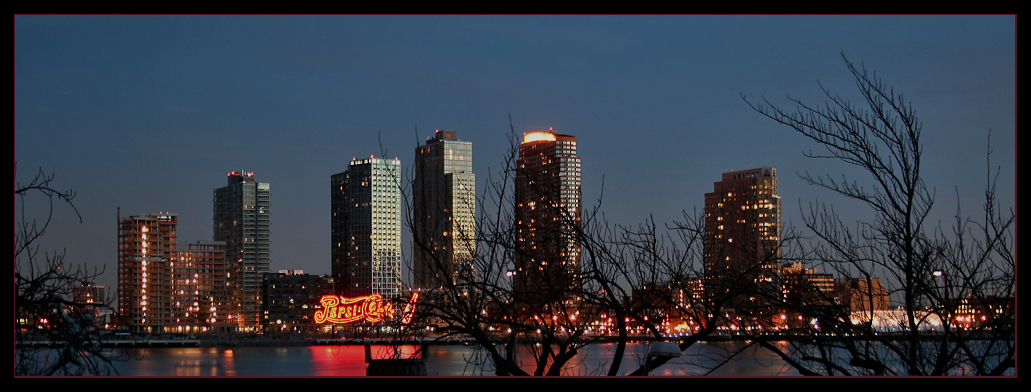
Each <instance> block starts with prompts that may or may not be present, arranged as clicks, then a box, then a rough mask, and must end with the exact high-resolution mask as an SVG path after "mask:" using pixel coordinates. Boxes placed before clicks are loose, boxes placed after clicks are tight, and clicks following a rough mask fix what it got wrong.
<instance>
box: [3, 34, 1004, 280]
mask: <svg viewBox="0 0 1031 392" xmlns="http://www.w3.org/2000/svg"><path fill="white" fill-rule="evenodd" d="M14 20H15V37H14V38H15V41H14V42H15V50H14V55H15V57H14V64H15V73H14V83H15V86H14V87H15V88H14V96H15V105H14V115H15V121H14V128H15V137H14V139H15V149H14V150H15V151H14V154H15V168H16V170H15V182H16V183H27V182H28V181H30V180H31V178H32V177H33V176H34V175H35V174H36V172H38V171H39V169H40V168H42V169H43V170H44V171H45V172H47V173H54V174H55V175H56V177H55V181H54V186H55V187H56V188H59V189H74V190H75V191H76V192H77V197H76V198H75V200H74V202H75V206H76V207H77V208H78V211H79V212H80V213H81V215H82V223H81V224H80V223H79V221H78V219H77V218H76V217H75V214H74V212H73V211H72V210H71V209H70V208H68V207H67V206H64V205H55V215H54V218H53V222H52V223H51V226H50V227H48V228H47V230H48V232H47V234H46V237H45V238H44V239H43V241H41V242H40V244H41V249H40V250H41V251H49V252H53V251H58V252H60V251H64V252H65V255H66V257H67V261H68V263H70V264H72V265H82V264H86V265H88V266H89V267H90V268H93V267H98V268H104V267H106V272H105V273H104V275H103V276H102V277H101V278H100V279H99V280H98V282H97V283H98V284H101V285H104V286H107V287H109V290H112V291H113V290H114V289H115V287H116V278H117V277H116V274H117V270H116V269H117V253H116V251H117V227H116V214H117V211H118V210H117V209H118V208H119V207H121V214H122V216H123V217H124V216H129V215H139V214H147V213H157V212H171V213H176V214H178V216H179V223H178V241H179V243H180V244H181V245H182V246H184V247H185V244H187V243H191V242H196V241H198V240H210V239H211V237H212V193H213V190H214V189H215V188H218V187H222V186H225V185H226V173H228V172H229V171H232V170H242V171H249V172H254V174H255V177H256V179H257V180H258V181H259V182H268V183H270V184H271V194H272V201H271V203H272V229H271V230H272V266H271V269H272V271H277V270H280V269H303V270H304V271H305V272H306V273H316V274H328V273H329V272H330V239H329V238H330V228H329V225H330V223H329V222H330V192H329V178H330V176H331V175H333V174H336V173H339V172H342V171H344V170H346V169H347V163H348V162H349V161H350V160H351V158H352V157H368V156H369V155H377V156H379V155H381V154H382V153H383V152H385V155H386V156H387V157H389V158H393V157H399V158H400V159H401V161H402V165H403V166H404V167H410V166H411V164H412V162H413V159H414V150H415V147H416V146H417V145H418V144H421V143H425V140H426V137H428V136H431V135H433V131H434V129H448V130H454V131H457V132H458V137H459V139H461V140H465V141H470V142H472V143H473V154H474V155H473V157H474V171H475V172H476V176H477V180H478V190H483V189H484V181H485V180H486V179H487V176H488V173H489V172H494V174H496V172H497V170H498V169H499V168H500V166H501V159H502V157H503V155H504V153H505V150H506V149H507V147H508V145H507V143H508V141H507V137H506V135H507V133H508V132H509V116H510V115H511V119H512V125H513V126H514V128H515V131H516V132H517V133H518V134H519V135H520V136H521V135H522V133H524V132H531V131H539V130H546V129H548V127H553V128H554V130H555V132H558V133H564V134H569V135H574V136H576V137H577V138H578V149H579V154H580V156H581V158H582V166H583V169H582V170H583V198H584V203H585V205H586V206H592V205H594V204H596V203H597V200H598V198H599V197H601V196H602V191H603V187H602V184H603V181H604V199H603V202H602V210H603V211H605V213H606V217H607V218H608V219H609V221H610V222H612V223H619V224H625V225H634V224H637V223H640V222H642V221H644V220H645V219H647V218H648V217H649V216H654V218H655V219H656V221H658V222H660V223H662V222H670V221H672V220H673V219H677V218H680V217H681V211H683V210H687V211H692V210H695V209H698V210H701V209H702V207H703V202H704V194H705V193H706V192H711V191H712V189H713V182H716V181H719V180H720V179H721V173H723V172H726V171H729V170H745V169H751V168H756V167H763V166H773V167H776V168H777V169H778V174H779V177H780V196H781V198H782V200H783V201H782V203H783V216H784V218H783V221H784V224H785V225H789V224H790V225H795V226H800V225H801V223H802V222H801V216H802V215H801V210H802V209H808V208H809V207H808V206H809V203H810V202H814V201H823V202H827V203H831V204H833V205H834V206H835V209H836V210H838V211H840V212H842V214H844V215H845V216H846V217H848V218H849V219H852V220H854V219H855V218H859V217H865V218H869V217H870V216H871V215H872V213H871V211H870V210H869V209H867V208H866V207H865V206H863V205H860V204H858V203H856V202H853V201H848V200H843V199H841V198H840V197H836V196H834V195H832V194H830V193H829V192H828V191H826V190H823V189H819V188H815V187H813V186H809V185H807V184H806V183H805V182H804V181H802V180H800V179H799V177H798V175H797V174H796V173H804V172H806V171H809V172H810V173H812V174H830V175H832V176H835V177H837V178H840V176H841V174H847V175H848V176H849V178H850V179H854V180H856V181H858V182H860V183H861V184H870V178H869V177H868V176H864V175H863V173H861V172H857V171H856V170H854V169H852V168H849V167H847V166H845V165H844V164H842V163H840V162H836V161H828V160H813V159H809V158H805V157H804V156H803V151H808V150H810V149H815V148H817V146H816V145H814V144H813V143H811V142H809V141H808V140H806V139H804V138H803V137H802V136H800V135H798V134H795V133H793V131H792V130H790V129H788V128H786V127H784V126H782V125H779V124H777V123H775V122H773V121H772V120H769V119H767V118H765V117H763V116H761V115H759V114H758V113H756V112H754V111H753V110H752V109H751V108H749V107H748V105H747V104H746V103H745V102H744V101H743V100H742V97H741V96H742V95H744V96H746V97H747V98H748V99H749V100H759V99H761V98H763V97H765V98H767V99H769V100H771V101H772V102H774V103H777V104H780V105H782V106H788V107H791V105H790V102H789V101H788V100H787V98H786V96H790V97H792V98H798V99H801V100H803V101H804V102H807V103H810V104H813V105H817V104H819V105H823V104H824V102H825V101H826V97H824V96H823V95H822V92H821V85H822V86H823V87H824V88H826V89H828V90H830V91H831V92H832V93H835V94H838V95H841V96H843V97H846V98H850V99H853V101H854V102H855V101H856V100H857V99H859V97H858V95H857V94H856V88H855V85H854V82H853V80H852V79H851V74H849V72H848V70H847V68H846V67H845V63H844V61H843V59H842V53H844V54H845V56H847V57H848V58H849V60H852V61H854V62H855V63H856V64H859V63H862V64H863V65H865V66H866V68H868V69H869V70H871V71H875V72H876V74H877V76H878V77H881V78H882V79H883V81H884V82H885V83H887V84H889V85H892V86H894V88H895V91H897V92H901V93H903V95H904V97H905V99H906V100H907V101H910V102H912V104H913V106H914V108H915V109H916V112H917V116H918V117H919V119H920V120H921V121H922V122H923V131H924V132H923V144H924V162H923V164H924V166H923V170H924V171H923V174H924V178H925V180H926V182H927V184H928V186H929V187H932V188H933V189H934V190H935V194H936V202H935V210H934V211H935V213H934V215H933V217H932V218H933V219H932V222H931V225H938V224H939V221H940V222H941V225H942V227H943V228H944V229H946V230H948V227H949V225H951V223H952V222H953V220H954V216H955V212H956V209H957V207H959V208H961V209H962V212H963V213H964V214H967V215H972V216H974V217H977V216H979V211H980V209H981V203H982V202H983V200H982V197H983V193H984V187H985V185H986V183H987V173H988V162H987V160H986V154H987V151H988V149H989V136H988V134H989V130H990V131H991V148H992V150H993V154H992V155H991V159H992V165H993V166H1001V173H1000V175H999V183H998V192H999V194H1000V195H1001V196H1002V200H1001V201H1002V204H1003V206H1004V207H1005V208H1006V209H1011V208H1014V206H1015V192H1016V191H1015V180H1016V170H1015V168H1016V159H1015V140H1016V132H1015V128H1016V125H1015V124H1016V100H1015V97H1016V70H1015V64H1016V57H1015V52H1016V17H1015V16H1013V15H1002V16H16V17H15V18H14ZM856 103H861V102H856ZM381 143H382V144H381ZM26 203H27V204H26V207H27V208H26V214H27V215H28V216H29V217H30V218H32V217H36V218H44V217H45V213H46V207H47V204H46V200H45V199H44V198H41V197H39V196H35V195H33V196H32V197H31V198H29V199H28V200H27V202H26ZM20 208H21V203H18V202H17V200H16V203H15V215H16V218H18V216H19V215H20ZM404 238H405V239H404V251H405V253H406V255H407V254H408V253H409V252H410V250H411V245H410V242H409V238H410V237H409V236H408V233H407V229H406V230H405V237H404ZM821 272H822V271H821ZM405 275H406V276H407V270H406V271H405Z"/></svg>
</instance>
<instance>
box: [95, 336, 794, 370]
mask: <svg viewBox="0 0 1031 392" xmlns="http://www.w3.org/2000/svg"><path fill="white" fill-rule="evenodd" d="M742 344H743V343H709V344H704V343H701V344H696V345H694V346H692V347H691V348H690V349H689V350H688V352H687V353H685V355H684V356H683V357H681V358H677V359H674V360H671V361H670V362H668V363H666V364H664V365H663V366H661V367H659V368H658V369H655V370H653V371H652V372H651V373H650V375H652V376H698V375H715V376H776V375H789V376H790V375H798V373H797V372H796V371H794V370H793V369H790V367H788V366H787V365H786V364H785V363H784V362H783V361H782V360H780V358H778V357H776V356H775V355H773V354H771V353H769V352H766V351H764V350H752V349H749V350H745V351H744V352H742V353H740V354H737V355H736V356H734V357H733V358H729V359H728V358H727V357H728V356H729V354H728V353H729V352H731V351H732V350H734V349H736V348H740V347H743V346H741V345H742ZM416 349H417V347H415V346H404V347H402V352H401V355H402V356H404V357H408V356H410V355H411V354H412V353H413V352H414V351H415V350H416ZM614 350H615V345H613V344H598V345H591V346H589V347H586V348H584V349H581V350H580V353H579V354H578V355H577V357H576V358H575V359H574V360H571V361H570V362H569V363H568V364H566V366H565V367H564V368H563V371H562V374H563V375H567V376H600V375H605V374H607V373H608V370H609V366H610V364H611V363H612V353H613V351H614ZM135 352H136V355H135V358H137V359H132V360H129V361H124V362H117V363H116V364H115V366H116V368H118V371H119V374H121V375H123V376H183V377H207V376H244V377H254V376H273V377H275V376H284V377H285V376H293V377H305V376H311V377H358V376H364V375H365V369H366V364H365V351H364V347H363V346H308V347H236V348H146V349H137V350H135ZM646 353H647V344H643V343H641V344H631V345H629V346H628V347H627V351H626V355H625V356H624V358H623V361H622V363H621V366H620V369H619V371H618V374H619V375H625V374H628V373H630V372H632V371H634V370H636V369H638V368H640V367H641V365H642V364H643V363H644V355H645V354H646ZM372 354H373V357H374V358H386V357H389V356H391V355H392V354H393V351H392V348H391V347H389V346H372ZM517 357H518V359H519V362H520V366H521V367H522V368H523V369H524V370H526V371H528V372H530V373H532V371H533V368H534V364H533V357H532V353H531V352H530V351H529V350H528V348H526V347H521V348H520V351H518V352H517ZM425 358H426V371H427V374H428V375H431V376H491V375H494V369H493V366H492V365H491V364H490V361H488V360H487V358H486V356H485V355H483V353H482V351H477V350H474V349H472V348H470V347H466V346H459V345H456V346H429V347H428V349H427V352H426V354H425ZM714 368H717V369H715V370H713V369H714Z"/></svg>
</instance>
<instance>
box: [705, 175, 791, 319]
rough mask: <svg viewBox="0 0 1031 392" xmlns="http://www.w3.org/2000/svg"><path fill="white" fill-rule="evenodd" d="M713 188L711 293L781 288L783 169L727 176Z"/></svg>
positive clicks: (708, 222) (708, 245) (709, 200)
mask: <svg viewBox="0 0 1031 392" xmlns="http://www.w3.org/2000/svg"><path fill="white" fill-rule="evenodd" d="M713 188H714V191H713V192H712V193H706V194H705V241H704V259H705V291H706V293H707V294H708V296H709V297H710V298H712V296H716V295H723V294H726V293H728V292H732V291H733V292H746V293H747V292H755V290H767V289H773V290H776V289H777V275H778V274H777V271H778V269H779V266H780V254H781V248H780V196H778V193H777V169H776V168H772V167H762V168H758V169H751V170H744V171H736V172H729V173H723V181H720V182H716V183H715V184H714V186H713ZM738 304H740V302H739V303H738ZM731 305H732V307H733V306H734V305H735V304H731Z"/></svg>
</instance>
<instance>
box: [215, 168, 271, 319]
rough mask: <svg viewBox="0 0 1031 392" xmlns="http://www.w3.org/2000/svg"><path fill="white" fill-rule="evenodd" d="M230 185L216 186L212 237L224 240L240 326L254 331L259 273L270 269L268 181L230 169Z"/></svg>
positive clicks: (258, 299) (256, 317)
mask: <svg viewBox="0 0 1031 392" xmlns="http://www.w3.org/2000/svg"><path fill="white" fill-rule="evenodd" d="M227 177H228V182H229V184H228V185H226V186H224V187H222V188H218V189H215V197H214V232H215V235H214V238H215V241H224V242H225V243H226V257H227V258H228V259H229V261H230V266H231V270H230V271H229V274H230V276H231V278H232V279H231V284H232V295H233V298H235V299H236V303H237V309H236V314H237V320H238V322H239V325H240V329H241V330H244V331H253V330H256V329H257V327H258V325H259V324H260V322H261V275H262V274H264V273H267V272H269V264H270V244H271V241H270V232H269V218H270V216H271V213H270V209H271V203H270V201H269V184H268V183H259V182H256V181H255V180H254V173H253V172H251V173H243V172H237V171H232V172H229V174H228V175H227Z"/></svg>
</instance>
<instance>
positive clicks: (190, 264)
mask: <svg viewBox="0 0 1031 392" xmlns="http://www.w3.org/2000/svg"><path fill="white" fill-rule="evenodd" d="M176 223H177V216H176V214H148V215H138V216H131V217H128V218H126V219H121V217H119V221H118V303H119V309H120V313H121V315H122V317H123V320H124V321H125V322H126V323H128V324H129V325H130V326H131V328H132V329H133V330H134V331H136V332H148V333H198V332H214V331H218V332H227V331H234V330H236V329H237V324H236V320H235V316H234V315H233V314H232V313H231V310H234V306H233V301H232V298H231V297H230V295H229V285H228V282H227V280H226V279H227V278H226V273H227V271H228V263H227V262H226V259H225V243H223V242H198V243H197V244H196V245H194V244H190V247H189V250H177V249H176V234H175V228H176Z"/></svg>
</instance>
